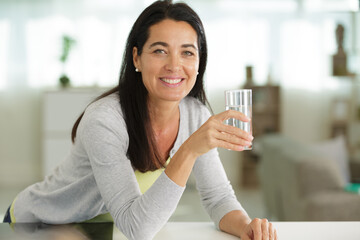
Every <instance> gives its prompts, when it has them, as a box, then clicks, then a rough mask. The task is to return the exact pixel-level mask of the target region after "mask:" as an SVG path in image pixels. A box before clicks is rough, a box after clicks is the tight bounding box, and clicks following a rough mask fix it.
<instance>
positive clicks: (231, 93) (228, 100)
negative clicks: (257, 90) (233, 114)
mask: <svg viewBox="0 0 360 240" xmlns="http://www.w3.org/2000/svg"><path fill="white" fill-rule="evenodd" d="M225 105H226V110H229V109H231V110H236V111H239V112H242V113H243V114H245V115H246V116H247V117H249V118H250V119H252V91H251V89H238V90H227V91H225ZM226 124H228V125H231V126H234V127H237V128H240V129H242V130H244V131H245V132H248V133H251V134H252V121H250V122H243V121H240V120H238V119H235V118H229V119H228V120H226ZM244 149H245V150H251V149H252V146H249V147H247V146H246V147H244Z"/></svg>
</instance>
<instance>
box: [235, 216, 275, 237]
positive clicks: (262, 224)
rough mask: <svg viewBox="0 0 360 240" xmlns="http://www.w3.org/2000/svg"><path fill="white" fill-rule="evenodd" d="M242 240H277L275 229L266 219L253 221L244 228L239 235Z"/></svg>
mask: <svg viewBox="0 0 360 240" xmlns="http://www.w3.org/2000/svg"><path fill="white" fill-rule="evenodd" d="M240 237H241V239H242V240H277V239H278V237H277V233H276V229H275V228H274V226H273V224H272V223H271V222H268V220H267V219H266V218H264V219H259V218H255V219H253V220H252V221H251V222H250V223H249V224H247V225H246V226H245V227H244V230H243V231H242V233H241V235H240Z"/></svg>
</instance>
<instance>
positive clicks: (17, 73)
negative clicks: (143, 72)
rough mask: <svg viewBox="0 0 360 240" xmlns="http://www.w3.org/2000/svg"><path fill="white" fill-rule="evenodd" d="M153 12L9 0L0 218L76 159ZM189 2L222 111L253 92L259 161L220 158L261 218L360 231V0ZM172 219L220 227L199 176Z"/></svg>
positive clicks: (1, 83) (1, 32)
mask: <svg viewBox="0 0 360 240" xmlns="http://www.w3.org/2000/svg"><path fill="white" fill-rule="evenodd" d="M152 2H153V1H150V0H133V1H127V0H102V1H100V0H71V1H70V0H32V1H29V0H17V1H12V0H0V217H1V216H2V215H3V214H4V212H5V211H6V208H7V207H8V205H9V204H10V203H11V201H12V200H13V198H14V197H15V196H16V194H17V192H18V191H20V190H22V189H23V188H25V187H26V186H28V185H30V184H32V183H35V182H37V181H40V180H41V179H43V177H44V175H46V174H48V173H49V172H50V171H51V169H52V168H53V167H54V166H56V165H57V164H58V163H59V162H60V161H61V160H62V159H63V158H64V157H65V156H66V154H68V152H69V150H70V147H71V141H70V129H71V127H72V124H73V123H74V121H75V120H76V118H77V117H78V115H79V114H80V113H81V112H82V111H83V109H84V108H85V107H86V105H87V104H88V103H89V102H90V101H91V99H93V98H94V97H96V96H97V95H100V94H101V93H102V92H103V91H105V90H106V89H108V88H111V87H112V86H115V85H116V84H117V81H118V76H119V69H120V65H121V61H122V53H123V49H124V46H125V41H126V38H127V35H128V33H129V31H130V28H131V26H132V24H133V22H134V21H135V19H136V18H137V17H138V15H139V14H140V13H141V11H142V10H143V9H144V8H145V7H146V6H148V5H149V4H151V3H152ZM185 2H186V3H188V4H189V5H190V6H191V7H193V8H194V10H195V11H196V12H197V13H198V14H199V15H200V17H201V19H202V20H203V23H204V26H205V31H206V35H207V40H208V49H209V52H208V56H209V58H208V65H207V71H206V77H205V81H206V91H207V95H208V98H209V101H210V104H211V107H212V109H213V110H214V113H219V112H221V111H223V110H225V105H224V104H225V101H224V91H225V90H228V89H240V88H251V89H253V127H254V135H255V141H254V147H253V150H252V151H246V152H243V153H235V152H231V151H227V150H223V149H219V151H220V155H221V158H222V162H223V164H224V166H225V169H226V171H227V173H228V177H229V179H230V181H231V182H232V184H233V187H234V190H235V192H236V194H237V196H238V198H239V200H240V202H241V203H242V204H243V206H244V207H245V208H246V209H247V211H248V213H249V214H250V216H251V217H268V218H270V219H271V220H360V195H359V194H358V188H357V186H358V185H357V184H356V183H357V182H358V180H359V176H360V168H359V165H360V137H359V136H360V76H359V75H360V13H359V0H192V1H185ZM312 164H314V165H312ZM195 199H197V200H195ZM329 199H332V201H329ZM295 209H297V210H295ZM334 209H335V210H334ZM329 211H330V212H331V211H332V212H334V213H331V214H329V213H328V212H329ZM172 220H174V221H185V220H192V221H206V220H209V218H208V217H207V215H206V214H205V212H204V211H203V210H202V209H201V207H200V201H199V197H198V195H197V193H196V191H195V183H194V180H193V179H190V181H189V183H188V185H187V190H186V192H185V194H184V196H183V198H182V200H181V202H180V205H179V207H178V209H177V211H176V212H175V214H174V216H173V217H172Z"/></svg>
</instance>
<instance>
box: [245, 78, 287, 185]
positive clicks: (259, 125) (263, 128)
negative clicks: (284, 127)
mask: <svg viewBox="0 0 360 240" xmlns="http://www.w3.org/2000/svg"><path fill="white" fill-rule="evenodd" d="M248 88H250V89H252V93H253V109H252V110H253V112H252V119H253V122H252V124H253V126H252V127H253V136H254V138H255V139H254V145H253V149H252V150H251V151H244V152H243V164H242V179H241V184H242V186H243V187H246V188H254V187H257V186H258V183H259V180H258V177H257V174H256V172H257V170H256V169H257V165H258V160H259V155H258V153H257V144H256V141H257V138H258V137H260V136H262V135H263V134H265V133H274V132H279V131H280V87H279V86H271V85H269V86H251V87H248Z"/></svg>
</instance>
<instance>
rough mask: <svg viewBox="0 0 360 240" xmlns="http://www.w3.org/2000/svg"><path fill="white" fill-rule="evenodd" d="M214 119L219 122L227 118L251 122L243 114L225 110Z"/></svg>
mask: <svg viewBox="0 0 360 240" xmlns="http://www.w3.org/2000/svg"><path fill="white" fill-rule="evenodd" d="M214 117H215V118H216V119H218V120H220V121H221V122H223V121H225V120H227V119H229V118H236V119H238V120H240V121H243V122H249V121H251V119H250V118H248V117H247V116H246V115H245V114H243V113H242V112H239V111H235V110H226V111H225V112H222V113H219V114H217V115H215V116H214Z"/></svg>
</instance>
